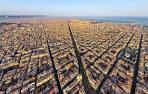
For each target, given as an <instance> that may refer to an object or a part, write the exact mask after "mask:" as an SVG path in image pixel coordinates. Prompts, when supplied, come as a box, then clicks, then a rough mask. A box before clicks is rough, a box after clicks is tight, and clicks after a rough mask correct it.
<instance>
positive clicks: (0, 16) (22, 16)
mask: <svg viewBox="0 0 148 94" xmlns="http://www.w3.org/2000/svg"><path fill="white" fill-rule="evenodd" d="M40 17H45V16H43V15H0V19H1V20H2V19H24V18H40Z"/></svg>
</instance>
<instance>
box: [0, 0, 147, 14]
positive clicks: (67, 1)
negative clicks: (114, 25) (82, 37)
mask: <svg viewBox="0 0 148 94" xmlns="http://www.w3.org/2000/svg"><path fill="white" fill-rule="evenodd" d="M0 15H49V16H148V0H0Z"/></svg>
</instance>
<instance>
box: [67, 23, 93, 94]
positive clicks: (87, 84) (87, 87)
mask: <svg viewBox="0 0 148 94" xmlns="http://www.w3.org/2000/svg"><path fill="white" fill-rule="evenodd" d="M68 30H69V34H70V38H71V40H72V45H73V49H74V52H75V55H76V58H77V61H78V66H79V73H80V74H81V75H82V84H83V86H84V90H85V93H86V94H92V93H93V92H94V89H93V88H92V86H91V84H90V82H89V79H88V76H87V73H86V71H85V69H84V65H83V64H82V60H81V54H80V52H79V50H78V48H77V45H76V42H75V40H74V36H73V34H72V31H71V28H70V25H69V23H68Z"/></svg>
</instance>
